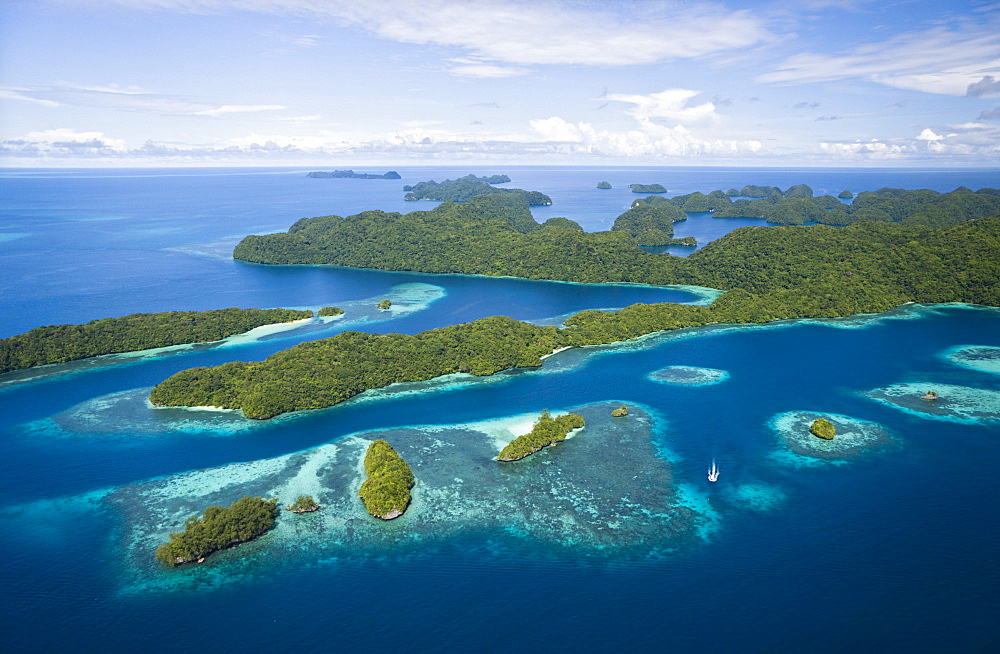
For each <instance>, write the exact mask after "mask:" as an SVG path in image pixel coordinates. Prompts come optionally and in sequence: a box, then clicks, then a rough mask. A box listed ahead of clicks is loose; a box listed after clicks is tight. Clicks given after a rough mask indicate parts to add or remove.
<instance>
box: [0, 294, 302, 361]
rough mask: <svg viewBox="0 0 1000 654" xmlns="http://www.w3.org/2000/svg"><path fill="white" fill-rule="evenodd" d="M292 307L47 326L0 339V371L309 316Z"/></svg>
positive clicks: (208, 337) (218, 336)
mask: <svg viewBox="0 0 1000 654" xmlns="http://www.w3.org/2000/svg"><path fill="white" fill-rule="evenodd" d="M312 315H313V312H312V311H298V310H294V309H239V308H236V307H233V308H230V309H213V310H211V311H164V312H161V313H133V314H130V315H127V316H122V317H120V318H102V319H100V320H92V321H90V322H88V323H86V324H83V325H48V326H46V327H36V328H35V329H32V330H31V331H29V332H27V333H25V334H20V335H18V336H11V337H9V338H3V339H0V373H5V372H10V371H12V370H21V369H24V368H31V367H34V366H44V365H47V364H50V363H65V362H67V361H76V360H79V359H87V358H90V357H96V356H101V355H104V354H122V353H125V352H138V351H140V350H150V349H154V348H159V347H168V346H173V345H188V344H193V343H211V342H214V341H220V340H222V339H224V338H228V337H229V336H235V335H236V334H242V333H244V332H248V331H250V330H251V329H255V328H257V327H262V326H264V325H274V324H278V323H288V322H294V321H296V320H305V319H306V318H312Z"/></svg>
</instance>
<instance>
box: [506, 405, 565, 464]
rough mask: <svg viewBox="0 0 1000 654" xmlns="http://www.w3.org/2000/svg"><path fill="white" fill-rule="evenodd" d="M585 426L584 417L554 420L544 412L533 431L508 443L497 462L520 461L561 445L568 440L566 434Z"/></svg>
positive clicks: (561, 417)
mask: <svg viewBox="0 0 1000 654" xmlns="http://www.w3.org/2000/svg"><path fill="white" fill-rule="evenodd" d="M583 425H584V420H583V416H580V415H578V414H576V413H567V414H566V415H563V416H559V417H558V418H553V417H552V416H551V415H550V414H549V412H548V411H542V414H541V415H540V416H539V417H538V420H536V421H535V426H534V427H532V429H531V431H530V432H528V433H527V434H524V435H523V436H518V437H517V438H515V439H514V440H513V441H511V442H510V443H508V444H507V447H505V448H503V450H501V452H500V456H498V457H497V461H504V462H509V461H519V460H521V459H523V458H524V457H526V456H529V455H531V454H534V453H535V452H537V451H539V450H540V449H542V448H543V447H547V446H550V445H555V444H556V443H561V442H562V441H564V440H566V434H568V433H569V432H571V431H573V430H574V429H579V428H580V427H583Z"/></svg>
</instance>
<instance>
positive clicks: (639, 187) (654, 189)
mask: <svg viewBox="0 0 1000 654" xmlns="http://www.w3.org/2000/svg"><path fill="white" fill-rule="evenodd" d="M628 187H629V188H630V189H632V192H633V193H666V192H667V189H665V188H663V186H662V185H660V184H629V185H628Z"/></svg>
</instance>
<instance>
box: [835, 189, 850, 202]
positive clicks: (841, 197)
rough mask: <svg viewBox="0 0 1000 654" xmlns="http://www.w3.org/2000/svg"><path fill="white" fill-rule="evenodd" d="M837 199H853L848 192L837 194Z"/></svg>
mask: <svg viewBox="0 0 1000 654" xmlns="http://www.w3.org/2000/svg"><path fill="white" fill-rule="evenodd" d="M837 197H838V198H840V199H841V200H850V199H851V198H853V197H854V194H853V193H851V192H850V191H848V190H843V191H841V192H840V193H838V194H837Z"/></svg>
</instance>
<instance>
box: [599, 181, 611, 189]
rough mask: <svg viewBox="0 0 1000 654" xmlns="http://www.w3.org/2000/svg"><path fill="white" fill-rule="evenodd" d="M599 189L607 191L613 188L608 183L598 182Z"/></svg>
mask: <svg viewBox="0 0 1000 654" xmlns="http://www.w3.org/2000/svg"><path fill="white" fill-rule="evenodd" d="M597 188H599V189H605V190H606V189H609V188H611V184H610V183H608V182H597Z"/></svg>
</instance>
